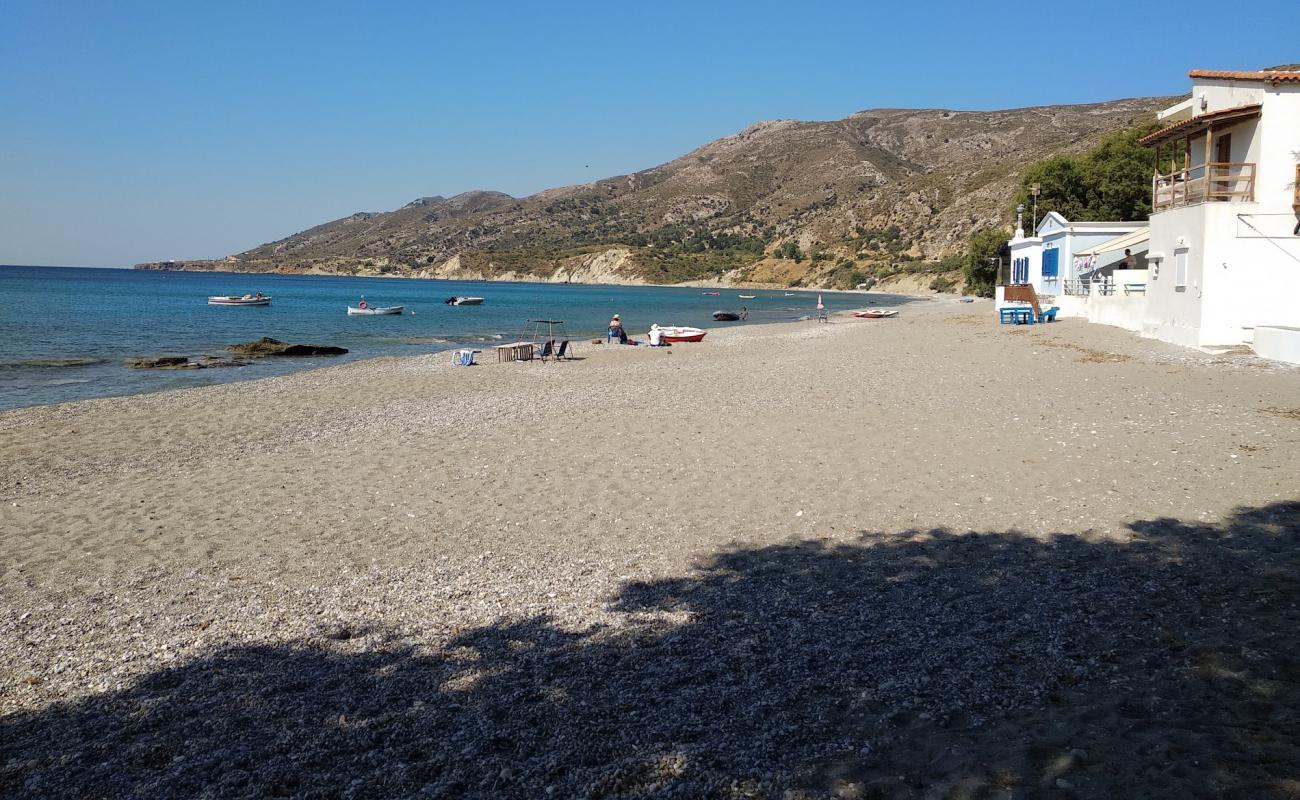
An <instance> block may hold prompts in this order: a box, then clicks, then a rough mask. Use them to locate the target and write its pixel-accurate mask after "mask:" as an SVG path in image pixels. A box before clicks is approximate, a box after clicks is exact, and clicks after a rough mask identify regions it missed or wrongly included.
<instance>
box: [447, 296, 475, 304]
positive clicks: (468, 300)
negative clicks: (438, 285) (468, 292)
mask: <svg viewBox="0 0 1300 800" xmlns="http://www.w3.org/2000/svg"><path fill="white" fill-rule="evenodd" d="M443 302H445V303H446V304H447V305H449V306H481V305H483V298H481V297H448V298H447V299H446V300H444V301H443Z"/></svg>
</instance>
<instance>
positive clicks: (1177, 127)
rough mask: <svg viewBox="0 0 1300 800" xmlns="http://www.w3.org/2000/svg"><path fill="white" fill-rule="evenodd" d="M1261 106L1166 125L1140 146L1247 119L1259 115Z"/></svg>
mask: <svg viewBox="0 0 1300 800" xmlns="http://www.w3.org/2000/svg"><path fill="white" fill-rule="evenodd" d="M1259 109H1260V106H1259V104H1258V103H1256V104H1255V105H1250V106H1237V107H1236V108H1225V109H1223V110H1222V111H1215V112H1212V113H1209V114H1201V115H1200V116H1199V117H1192V118H1191V119H1185V120H1183V121H1182V122H1175V123H1174V124H1173V125H1166V126H1165V127H1163V128H1161V129H1160V130H1158V131H1156V132H1155V133H1148V134H1147V135H1146V136H1143V137H1142V138H1141V139H1138V144H1152V143H1153V142H1159V141H1164V140H1165V139H1167V138H1169V136H1170V134H1173V133H1181V132H1182V131H1183V130H1186V131H1187V132H1188V133H1191V132H1192V131H1194V130H1197V129H1199V128H1200V127H1201V126H1203V125H1206V124H1208V123H1210V122H1226V121H1228V120H1231V119H1245V118H1248V117H1254V116H1258V115H1259Z"/></svg>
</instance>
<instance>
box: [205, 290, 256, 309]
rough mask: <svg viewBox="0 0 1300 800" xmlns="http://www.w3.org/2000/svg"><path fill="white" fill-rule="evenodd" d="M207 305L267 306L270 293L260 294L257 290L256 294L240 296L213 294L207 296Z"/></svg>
mask: <svg viewBox="0 0 1300 800" xmlns="http://www.w3.org/2000/svg"><path fill="white" fill-rule="evenodd" d="M208 305H210V306H269V305H271V295H269V294H262V293H261V292H258V293H257V294H246V295H243V296H242V297H241V296H240V295H236V294H232V295H214V296H211V297H209V298H208Z"/></svg>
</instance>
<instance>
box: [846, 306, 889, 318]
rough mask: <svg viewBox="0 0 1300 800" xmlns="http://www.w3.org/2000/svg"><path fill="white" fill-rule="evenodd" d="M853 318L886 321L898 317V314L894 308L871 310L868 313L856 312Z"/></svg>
mask: <svg viewBox="0 0 1300 800" xmlns="http://www.w3.org/2000/svg"><path fill="white" fill-rule="evenodd" d="M853 316H855V317H857V318H858V319H884V318H886V317H896V316H898V312H897V311H895V310H894V309H892V308H870V309H867V310H866V311H854V312H853Z"/></svg>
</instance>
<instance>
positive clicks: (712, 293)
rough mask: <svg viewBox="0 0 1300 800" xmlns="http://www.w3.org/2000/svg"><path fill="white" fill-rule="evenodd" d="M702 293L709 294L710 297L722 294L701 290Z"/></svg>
mask: <svg viewBox="0 0 1300 800" xmlns="http://www.w3.org/2000/svg"><path fill="white" fill-rule="evenodd" d="M700 294H706V295H709V296H710V297H717V296H718V295H720V294H722V292H700Z"/></svg>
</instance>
